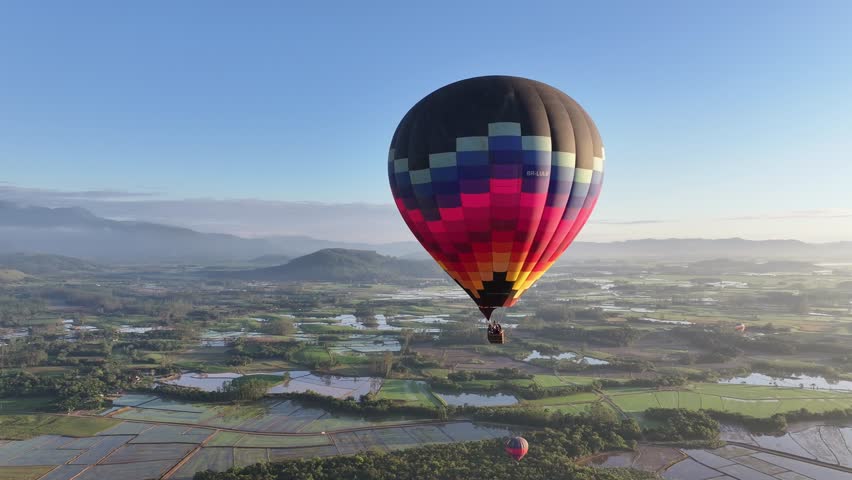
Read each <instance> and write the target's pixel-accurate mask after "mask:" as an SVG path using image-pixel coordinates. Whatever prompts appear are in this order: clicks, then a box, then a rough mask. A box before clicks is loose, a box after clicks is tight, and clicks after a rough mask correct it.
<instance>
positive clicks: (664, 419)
mask: <svg viewBox="0 0 852 480" xmlns="http://www.w3.org/2000/svg"><path fill="white" fill-rule="evenodd" d="M643 415H644V416H645V418H647V419H649V420H652V421H654V422H655V423H656V424H657V426H655V427H651V428H648V429H646V430H645V432H644V433H645V437H646V438H648V439H650V440H657V441H683V440H716V439H718V438H719V422H717V421H716V420H714V419H713V418H711V417H710V415H708V414H707V413H706V412H703V411H698V412H694V411H692V410H687V409H684V408H649V409H648V410H645V412H644V413H643Z"/></svg>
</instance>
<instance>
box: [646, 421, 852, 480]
mask: <svg viewBox="0 0 852 480" xmlns="http://www.w3.org/2000/svg"><path fill="white" fill-rule="evenodd" d="M840 430H849V429H848V428H840V427H836V426H831V427H827V426H822V427H812V428H809V429H807V430H804V431H802V432H797V433H795V434H793V435H796V436H797V438H795V439H794V438H791V437H790V436H789V435H785V436H783V437H755V440H759V441H758V442H756V443H757V444H759V445H760V446H762V447H764V448H771V449H773V450H779V451H781V452H785V453H790V454H794V455H798V456H800V457H804V458H810V459H816V460H819V461H822V462H825V463H828V464H830V465H843V466H846V465H847V464H848V463H849V461H850V460H852V458H850V456H852V452H850V450H849V449H848V447H847V445H846V444H845V443H844V442H842V441H840V442H836V441H834V440H837V439H840V437H842V433H841V432H840ZM770 438H772V439H774V440H771V441H770V440H769V439H770ZM684 453H686V454H687V455H688V457H686V459H684V460H681V461H679V462H676V463H674V464H673V465H671V466H670V467H668V468H667V469H666V470H665V471H664V472H663V473H662V476H663V478H665V479H669V480H694V479H710V478H725V479H733V480H758V479H759V480H800V479H801V480H804V479H810V478H820V479H821V478H826V479H829V478H831V479H837V480H840V479H843V480H849V479H852V474H849V473H847V472H845V471H841V470H834V469H831V468H828V467H826V466H819V465H814V464H810V463H805V462H802V461H799V460H796V459H793V458H787V457H782V456H779V455H774V454H771V453H763V452H758V451H756V450H752V449H750V448H745V447H740V446H734V445H727V446H725V447H722V448H718V449H715V450H684ZM634 466H635V465H634Z"/></svg>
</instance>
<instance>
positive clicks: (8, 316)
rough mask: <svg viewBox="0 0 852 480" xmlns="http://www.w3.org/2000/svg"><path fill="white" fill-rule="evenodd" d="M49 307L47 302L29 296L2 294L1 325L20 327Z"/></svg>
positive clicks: (0, 307)
mask: <svg viewBox="0 0 852 480" xmlns="http://www.w3.org/2000/svg"><path fill="white" fill-rule="evenodd" d="M46 309H47V305H46V304H45V302H44V301H43V300H41V299H39V298H32V297H28V296H21V297H17V296H11V295H2V296H0V326H3V327H18V326H22V325H27V324H29V321H30V320H31V319H32V318H33V317H35V316H36V315H38V314H40V313H43V312H44V311H45V310H46Z"/></svg>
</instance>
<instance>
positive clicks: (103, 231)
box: [0, 201, 852, 266]
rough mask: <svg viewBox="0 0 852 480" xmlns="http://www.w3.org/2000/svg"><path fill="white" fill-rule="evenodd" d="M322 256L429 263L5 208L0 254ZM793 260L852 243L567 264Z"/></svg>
mask: <svg viewBox="0 0 852 480" xmlns="http://www.w3.org/2000/svg"><path fill="white" fill-rule="evenodd" d="M324 249H349V250H368V251H374V252H377V253H379V254H382V255H387V256H393V257H400V258H403V259H409V260H418V259H428V258H430V257H429V256H428V255H427V254H426V252H425V251H424V250H423V248H422V247H421V246H420V245H419V244H418V243H416V242H414V241H411V242H396V243H385V244H365V243H352V242H346V241H334V240H321V239H316V238H311V237H308V236H279V237H268V238H242V237H237V236H234V235H227V234H217V233H201V232H197V231H194V230H191V229H188V228H183V227H178V226H171V225H162V224H157V223H148V222H134V221H119V220H111V219H106V218H102V217H98V216H96V215H94V214H92V213H91V212H89V211H88V210H85V209H82V208H77V207H70V208H48V207H41V206H22V205H18V204H15V203H11V202H4V201H0V253H13V252H25V253H43V254H55V255H64V256H69V257H76V258H81V259H86V260H91V261H97V262H106V263H159V262H175V263H206V264H217V263H222V262H234V261H239V262H248V263H252V261H254V263H253V264H254V265H256V266H264V265H271V264H275V263H280V262H282V261H284V260H286V258H284V257H289V258H295V257H299V256H303V255H307V254H310V253H313V252H316V251H319V250H324ZM723 257H728V258H737V257H739V258H757V259H773V258H790V259H802V260H820V259H825V260H850V259H852V242H834V243H822V244H812V243H805V242H800V241H797V240H758V241H755V240H745V239H741V238H728V239H698V238H696V239H677V238H672V239H644V240H627V241H622V242H608V243H595V242H574V243H573V244H572V246H571V248H569V249H568V251H567V252H566V253H565V255H563V257H562V260H561V261H562V262H571V261H586V260H593V259H615V258H648V259H662V258H665V259H673V260H676V259H684V260H689V259H708V258H723Z"/></svg>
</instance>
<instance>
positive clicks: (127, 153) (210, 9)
mask: <svg viewBox="0 0 852 480" xmlns="http://www.w3.org/2000/svg"><path fill="white" fill-rule="evenodd" d="M292 3H293V2H261V1H253V2H215V1H200V0H199V1H186V2H165V1H147V2H136V3H135V4H131V3H129V2H91V1H79V2H27V1H17V2H11V1H10V2H4V3H3V5H2V7H0V181H2V182H5V183H6V184H7V187H9V186H11V187H15V188H25V189H44V190H62V191H76V190H116V191H132V192H140V191H141V192H148V193H154V194H157V197H158V198H159V199H161V200H167V199H168V200H174V199H182V198H212V199H220V200H233V199H261V200H266V201H278V202H294V201H321V202H328V203H351V202H366V203H373V204H387V203H390V198H391V197H390V192H389V188H388V185H387V178H386V167H385V161H386V158H387V147H388V144H389V142H390V137H391V135H392V134H393V131H394V129H395V127H396V125H397V123H398V122H399V120H400V119H401V118H402V116H403V115H404V114H405V112H406V111H407V110H408V108H410V107H411V106H412V105H413V104H414V103H415V102H416V101H418V100H419V99H420V98H422V97H423V96H425V95H426V94H428V93H429V92H431V91H433V90H435V89H436V88H439V87H441V86H443V85H445V84H447V83H450V82H452V81H455V80H459V79H462V78H466V77H471V76H477V75H483V74H510V75H518V76H524V77H529V78H534V79H537V80H540V81H544V82H546V83H549V84H551V85H553V86H555V87H557V88H559V89H561V90H563V91H564V92H566V93H567V94H568V95H571V96H572V97H574V98H575V99H576V100H577V101H578V102H580V104H581V105H583V106H584V108H586V110H587V111H588V112H589V113H590V115H591V116H592V118H593V119H594V120H595V122H596V123H597V125H598V127H599V129H600V130H601V133H602V136H603V140H604V143H605V145H606V149H607V173H606V178H605V181H604V188H603V193H602V197H601V200H600V202H599V205H598V209H597V212H596V213H595V215H594V216H593V219H592V223H595V221H598V224H597V225H590V228H592V227H594V228H592V230H594V231H595V232H596V234H598V235H599V236H600V237H601V238H607V239H619V238H622V237H624V238H626V237H630V236H637V235H638V236H682V235H686V236H710V237H713V236H719V235H722V234H723V233H722V232H725V233H724V234H723V235H724V236H734V235H736V234H737V233H738V232H739V231H740V230H742V231H743V232H744V233H743V235H742V236H746V237H748V236H752V237H760V236H761V235H763V236H765V237H796V236H797V235H799V236H801V233H802V232H801V230H802V229H809V228H810V229H813V230H812V231H811V232H810V233H813V232H816V234H815V235H811V237H813V238H810V237H809V238H810V239H823V238H824V239H835V237H836V236H837V231H838V229H839V230H840V231H841V232H843V231H844V229H846V230H845V232H846V233H845V236H846V237H849V238H850V239H852V223H850V222H852V215H850V216H846V213H848V212H852V189H850V186H849V185H850V183H852V134H850V132H852V89H850V85H852V33H850V29H849V26H848V25H849V20H850V19H851V18H852V2H846V1H819V2H793V1H749V2H735V1H723V2H709V1H708V2H675V1H671V2H632V1H631V2H628V1H624V2H616V1H602V2H594V4H595V5H592V3H593V2H588V3H580V2H566V1H553V2H534V1H530V2H501V1H481V2H480V1H466V2H460V1H457V0H456V1H451V2H432V1H430V2H416V3H415V2H399V1H387V2H385V1H373V2H343V1H339V2H327V3H326V4H325V5H321V4H320V3H317V2H312V4H311V5H308V3H310V2H303V3H304V5H292ZM802 212H816V213H814V215H813V218H819V219H821V220H819V221H816V220H813V221H816V223H808V222H811V221H812V218H810V215H809V214H807V213H802ZM741 217H749V218H750V219H751V220H748V219H745V218H741ZM772 218H774V220H772ZM720 219H721V220H720ZM731 219H739V220H731ZM760 219H763V220H760ZM826 219H831V220H826ZM787 220H789V221H787ZM637 221H641V222H645V223H638V224H637V223H633V224H629V225H633V226H632V227H631V228H630V230H629V231H628V230H625V227H624V222H637ZM732 221H734V222H740V223H743V226H741V227H740V226H737V225H739V224H737V223H733V224H732V223H730V222H732ZM755 221H757V222H758V223H754V222H755ZM714 222H722V223H724V222H728V223H727V224H724V225H721V226H720V225H719V223H714ZM749 222H750V223H749ZM761 222H762V223H761ZM773 222H774V223H773ZM803 222H804V223H803ZM745 223H749V226H745ZM607 225H608V226H607ZM618 225H620V226H618ZM642 225H644V227H643V226H642ZM808 225H810V226H808ZM749 229H750V230H749ZM728 231H730V232H731V235H728V234H727V232H728ZM838 238H839V237H838ZM844 238H845V237H844Z"/></svg>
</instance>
